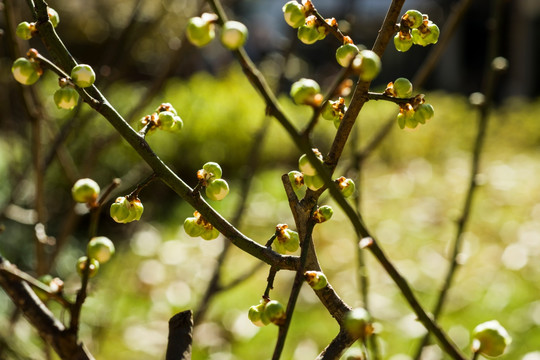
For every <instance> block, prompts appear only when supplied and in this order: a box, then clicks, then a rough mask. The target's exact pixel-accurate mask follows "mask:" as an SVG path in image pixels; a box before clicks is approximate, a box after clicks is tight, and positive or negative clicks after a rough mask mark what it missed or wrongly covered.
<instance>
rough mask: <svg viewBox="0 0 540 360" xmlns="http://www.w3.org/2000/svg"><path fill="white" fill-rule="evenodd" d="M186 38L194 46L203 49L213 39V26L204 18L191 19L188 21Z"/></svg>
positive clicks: (214, 33) (214, 35)
mask: <svg viewBox="0 0 540 360" xmlns="http://www.w3.org/2000/svg"><path fill="white" fill-rule="evenodd" d="M186 37H187V39H188V40H189V42H190V43H192V44H193V45H195V46H198V47H203V46H205V45H207V44H208V43H210V41H212V40H213V39H214V38H215V37H216V32H215V25H214V24H213V23H211V22H210V21H208V19H207V18H206V17H192V18H191V19H189V21H188V25H187V28H186Z"/></svg>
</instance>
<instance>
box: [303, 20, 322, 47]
mask: <svg viewBox="0 0 540 360" xmlns="http://www.w3.org/2000/svg"><path fill="white" fill-rule="evenodd" d="M322 28H323V29H319V27H318V26H317V18H316V17H315V16H313V15H310V16H308V17H307V18H306V21H305V23H304V25H301V26H300V27H299V28H298V34H297V35H298V39H299V40H300V41H301V42H303V43H304V44H306V45H310V44H313V43H315V42H316V41H317V40H322V39H324V38H325V37H326V33H325V30H324V27H322Z"/></svg>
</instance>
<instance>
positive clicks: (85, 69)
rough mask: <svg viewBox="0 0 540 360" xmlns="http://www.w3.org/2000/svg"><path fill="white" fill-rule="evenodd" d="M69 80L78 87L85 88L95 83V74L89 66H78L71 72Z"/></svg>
mask: <svg viewBox="0 0 540 360" xmlns="http://www.w3.org/2000/svg"><path fill="white" fill-rule="evenodd" d="M71 78H72V79H73V82H74V83H75V85H77V86H78V87H81V88H87V87H90V86H92V85H93V84H94V82H95V81H96V73H95V72H94V69H92V67H91V66H90V65H86V64H79V65H76V66H75V67H74V68H73V69H72V70H71Z"/></svg>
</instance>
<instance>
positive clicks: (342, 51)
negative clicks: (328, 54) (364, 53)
mask: <svg viewBox="0 0 540 360" xmlns="http://www.w3.org/2000/svg"><path fill="white" fill-rule="evenodd" d="M359 52H360V50H358V47H357V46H356V45H354V44H343V45H341V46H340V47H339V48H338V49H337V50H336V60H337V62H338V64H339V65H341V66H342V67H348V66H349V65H350V63H351V61H352V60H353V59H354V57H355V56H356V55H358V53H359Z"/></svg>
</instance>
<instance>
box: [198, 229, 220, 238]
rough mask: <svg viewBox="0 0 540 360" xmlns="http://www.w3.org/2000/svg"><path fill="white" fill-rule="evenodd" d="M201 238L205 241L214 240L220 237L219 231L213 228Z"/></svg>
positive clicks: (205, 231)
mask: <svg viewBox="0 0 540 360" xmlns="http://www.w3.org/2000/svg"><path fill="white" fill-rule="evenodd" d="M200 236H201V238H203V240H214V239H217V237H218V236H219V231H218V230H217V229H216V228H214V227H212V228H211V229H205V230H204V232H203V233H202V234H201V235H200Z"/></svg>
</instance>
